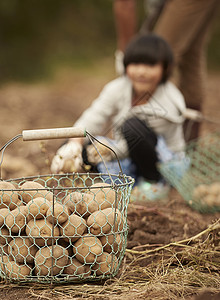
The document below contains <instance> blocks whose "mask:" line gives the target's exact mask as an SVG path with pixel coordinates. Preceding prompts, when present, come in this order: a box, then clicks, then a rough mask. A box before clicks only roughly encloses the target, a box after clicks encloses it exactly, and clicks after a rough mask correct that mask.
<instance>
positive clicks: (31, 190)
mask: <svg viewBox="0 0 220 300" xmlns="http://www.w3.org/2000/svg"><path fill="white" fill-rule="evenodd" d="M100 187H104V188H100ZM65 193H66V194H65V197H63V198H58V196H55V195H53V193H52V192H51V191H49V190H47V189H46V188H45V187H44V186H42V185H41V184H40V183H38V182H36V181H26V182H25V183H22V184H18V185H14V184H12V183H10V182H6V181H0V246H1V249H2V252H1V256H0V270H1V271H2V272H3V273H4V274H5V275H7V276H8V277H9V278H13V279H23V278H25V277H26V276H60V277H61V278H63V277H66V276H68V278H88V277H89V276H92V277H96V276H97V275H102V276H103V275H111V274H115V272H116V271H117V268H118V263H119V261H118V257H119V256H120V254H121V253H122V251H123V249H124V243H125V237H124V230H126V224H125V218H124V215H123V214H122V213H121V212H120V211H119V209H117V208H116V206H117V205H116V197H117V201H119V202H120V201H121V200H120V193H118V192H117V195H116V191H114V190H113V189H112V188H111V186H110V185H108V184H107V183H95V184H93V185H92V186H91V187H90V188H89V189H87V190H85V191H84V192H77V191H74V192H71V191H69V192H68V191H67V190H65Z"/></svg>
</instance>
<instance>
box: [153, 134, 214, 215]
mask: <svg viewBox="0 0 220 300" xmlns="http://www.w3.org/2000/svg"><path fill="white" fill-rule="evenodd" d="M186 161H187V163H188V166H187V167H186V164H185V163H184V162H182V164H180V162H179V161H175V160H173V161H169V162H167V163H162V164H160V165H159V169H160V172H161V173H162V175H163V176H164V177H165V178H166V179H167V180H168V182H170V183H171V185H172V186H173V187H175V188H176V189H177V190H178V191H179V193H180V194H181V195H182V197H183V198H184V199H185V200H186V201H187V203H188V204H189V205H190V206H191V207H192V208H193V209H196V210H198V211H199V212H202V213H206V212H207V213H212V212H217V211H220V132H219V131H216V132H212V133H210V134H207V135H205V136H202V137H200V138H198V139H196V140H195V141H192V142H190V143H189V144H188V145H187V147H186ZM181 167H182V170H181ZM185 169H186V170H185Z"/></svg>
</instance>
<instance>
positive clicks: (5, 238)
mask: <svg viewBox="0 0 220 300" xmlns="http://www.w3.org/2000/svg"><path fill="white" fill-rule="evenodd" d="M11 240H12V238H11V235H10V232H9V230H8V228H6V227H2V228H1V229H0V245H1V246H4V245H7V244H8V243H10V241H11Z"/></svg>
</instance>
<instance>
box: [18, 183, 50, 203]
mask: <svg viewBox="0 0 220 300" xmlns="http://www.w3.org/2000/svg"><path fill="white" fill-rule="evenodd" d="M29 189H30V190H29ZM38 189H39V190H38ZM19 195H20V198H21V199H22V201H23V202H24V203H26V204H27V203H28V202H29V201H31V200H32V199H34V198H38V197H42V198H46V199H47V200H48V201H50V202H52V201H53V193H52V192H50V191H48V190H47V189H46V188H45V187H44V186H43V185H42V184H40V183H38V182H36V181H26V182H25V183H23V184H22V185H21V186H20V191H19Z"/></svg>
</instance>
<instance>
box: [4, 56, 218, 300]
mask: <svg viewBox="0 0 220 300" xmlns="http://www.w3.org/2000/svg"><path fill="white" fill-rule="evenodd" d="M114 76H115V75H114V72H113V69H112V66H111V62H110V61H109V60H106V61H103V62H102V63H101V64H100V67H99V68H98V69H97V68H96V69H94V70H90V72H83V71H81V72H79V71H76V70H73V69H63V70H59V72H57V74H55V76H54V78H53V80H51V81H50V82H48V81H47V82H40V83H39V82H38V83H32V84H24V83H19V82H11V83H8V84H7V85H4V86H1V88H0V105H1V109H0V120H1V131H0V146H2V145H4V144H5V143H6V142H7V141H9V140H10V139H11V138H13V137H14V136H16V135H17V134H20V133H21V132H22V130H27V129H40V128H54V127H66V126H72V124H73V123H74V121H75V120H76V119H77V117H78V116H79V115H80V114H81V113H82V112H83V110H84V109H85V108H86V107H87V106H88V105H89V104H90V103H91V101H92V100H93V99H94V98H95V97H96V96H97V95H98V93H99V92H100V90H101V88H102V87H103V85H104V84H105V83H107V82H108V81H109V80H111V79H112V78H114ZM219 80H220V74H219V73H211V72H210V73H209V74H208V81H207V98H206V99H207V100H206V102H205V103H204V107H203V113H204V115H206V116H208V117H211V118H212V119H215V120H219V118H220V109H219V101H220V99H219V95H220V85H219ZM214 129H216V125H213V124H211V123H207V122H206V123H203V124H202V131H201V132H202V134H206V133H208V132H210V131H212V130H214ZM62 142H63V141H60V140H54V141H45V142H38V141H37V142H36V141H34V142H24V141H23V140H22V139H19V140H17V141H15V142H13V143H12V144H11V145H10V146H9V147H8V148H7V150H6V151H5V153H4V156H3V163H2V168H1V176H2V178H3V179H8V178H17V177H20V176H31V175H38V174H49V173H50V169H49V165H50V161H51V158H52V157H53V155H54V153H55V151H56V149H57V148H58V147H59V145H60V144H61V143H62ZM0 159H1V158H0ZM219 218H220V213H212V214H201V213H199V212H198V211H195V210H192V209H191V208H190V207H189V206H188V205H187V203H186V202H185V200H184V199H183V198H182V197H181V196H180V195H179V194H178V193H177V191H176V190H174V189H172V190H171V192H170V194H169V198H168V199H166V200H163V201H157V202H146V201H136V202H131V203H130V205H129V209H128V224H129V235H128V243H127V248H129V249H131V248H133V249H139V250H141V249H142V246H143V245H164V244H167V243H170V242H173V241H179V240H182V239H185V238H188V237H191V236H194V235H196V234H197V233H199V232H201V231H202V230H204V229H205V228H206V227H207V226H208V225H209V224H211V223H212V222H214V221H215V220H217V219H219ZM143 264H144V265H147V264H148V262H147V261H145V262H143ZM0 297H1V298H2V299H6V300H9V299H14V300H15V299H20V300H23V299H27V298H28V299H37V298H38V297H37V296H36V295H35V296H33V295H31V294H30V293H29V294H28V293H27V294H26V295H24V290H23V289H22V288H19V287H17V288H13V289H10V286H9V287H8V288H7V289H0ZM63 299H64V298H63ZM66 299H67V298H66ZM68 299H69V298H68ZM94 299H95V298H94ZM199 299H203V298H202V296H201V298H199ZM204 299H205V298H204ZM210 299H212V298H210ZM213 299H214V298H213Z"/></svg>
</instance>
